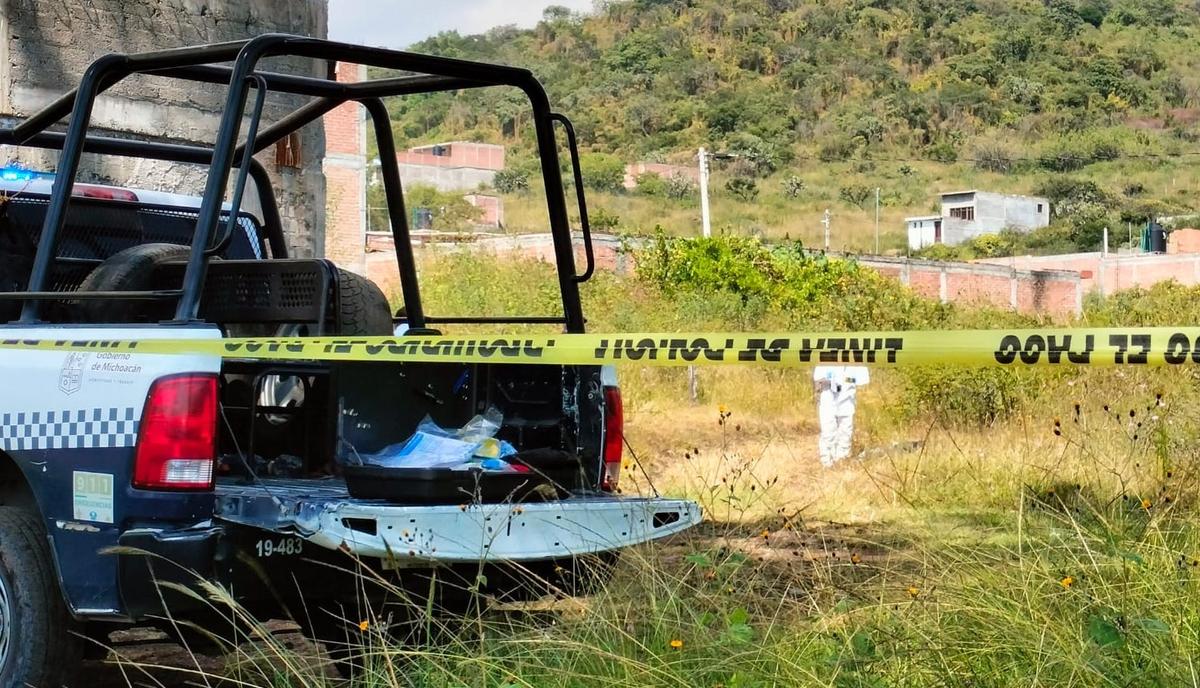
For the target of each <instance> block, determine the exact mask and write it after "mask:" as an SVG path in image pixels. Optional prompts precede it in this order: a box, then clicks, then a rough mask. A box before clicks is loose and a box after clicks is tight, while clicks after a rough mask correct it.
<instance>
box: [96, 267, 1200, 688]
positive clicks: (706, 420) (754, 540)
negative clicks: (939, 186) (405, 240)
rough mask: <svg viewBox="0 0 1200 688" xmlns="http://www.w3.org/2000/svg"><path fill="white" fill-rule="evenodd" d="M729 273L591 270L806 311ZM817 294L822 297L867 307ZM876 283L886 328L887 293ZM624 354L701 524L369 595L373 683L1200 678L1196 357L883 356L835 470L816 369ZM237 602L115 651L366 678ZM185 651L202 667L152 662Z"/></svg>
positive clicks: (647, 428) (532, 292) (896, 299)
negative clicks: (412, 625)
mask: <svg viewBox="0 0 1200 688" xmlns="http://www.w3.org/2000/svg"><path fill="white" fill-rule="evenodd" d="M424 271H425V272H424V276H425V278H426V284H427V287H426V290H427V293H428V295H429V297H430V302H431V304H432V303H438V304H439V305H440V306H442V307H441V308H438V310H439V311H446V312H449V311H451V310H452V311H453V312H459V313H463V312H476V311H478V312H497V311H505V310H510V309H515V308H517V306H522V308H521V310H523V311H525V312H530V311H531V310H533V309H532V307H534V306H536V307H541V308H544V309H546V310H547V311H552V310H553V308H554V305H555V299H556V295H555V293H554V290H553V289H552V288H550V287H546V288H540V287H539V288H525V289H524V290H523V292H522V293H519V294H516V295H509V291H511V289H509V287H510V285H517V284H526V285H527V284H529V283H530V281H531V280H532V281H535V282H536V281H537V280H538V279H540V278H542V277H546V276H547V275H548V273H547V268H546V267H545V266H539V265H535V264H527V263H522V264H500V263H495V262H491V261H482V260H479V259H473V258H463V257H452V258H447V259H444V260H439V261H435V262H434V263H431V264H428V265H426V266H424ZM788 274H792V273H788ZM804 274H807V273H804ZM821 274H824V273H821ZM836 274H837V275H838V276H839V279H840V278H843V277H844V278H845V279H850V280H853V279H858V278H857V277H855V276H854V273H853V272H848V273H842V272H838V273H836ZM853 284H857V283H852V285H853ZM885 286H886V285H885ZM868 287H870V289H874V288H875V287H874V286H870V285H858V286H853V289H854V290H856V291H865V290H867V291H869V290H868ZM881 288H885V287H881ZM886 289H891V287H886V288H885V291H882V292H879V293H878V294H876V292H869V293H871V294H875V296H877V297H878V298H883V299H890V300H887V301H886V303H887V304H888V306H889V309H890V310H889V313H890V315H888V316H887V317H888V318H900V317H903V318H907V320H900V321H898V322H900V325H898V326H921V325H922V323H927V325H926V326H956V325H962V324H970V323H972V322H974V319H976V318H982V317H983V315H981V314H978V313H957V312H950V313H946V312H943V311H942V310H940V309H937V308H934V309H933V310H923V309H925V308H926V306H924V305H921V304H919V303H915V302H912V301H910V300H908V299H909V297H908V296H906V295H904V294H903V293H899V292H896V293H893V292H890V291H886ZM727 296H728V294H723V293H720V292H719V291H714V292H711V293H708V294H707V295H697V294H691V295H689V294H687V293H684V292H676V293H672V294H668V293H665V292H663V291H662V290H660V289H659V288H657V287H655V286H654V285H653V283H652V282H651V281H648V280H646V279H636V280H635V279H631V280H628V281H617V280H616V279H615V278H611V277H603V276H602V277H599V278H598V279H597V281H596V283H594V284H592V285H589V286H588V287H587V289H586V298H587V300H588V306H589V312H590V314H591V317H592V318H593V320H592V327H593V329H595V330H604V329H626V330H628V329H682V328H688V329H691V327H689V324H690V323H695V327H717V326H720V323H721V322H730V323H734V324H735V326H737V327H738V328H739V329H740V328H745V327H755V326H757V323H766V324H764V325H763V327H766V326H767V324H774V325H778V326H792V327H802V326H803V323H797V322H795V321H794V320H793V319H792V316H789V315H788V314H787V313H781V312H778V311H777V310H774V309H773V308H772V307H770V306H769V305H767V306H762V305H761V304H760V305H757V306H756V305H755V303H756V302H754V300H753V299H749V300H746V299H740V298H735V299H733V300H728V299H727V298H726V297H727ZM872 298H874V297H872ZM1196 302H1197V300H1196V298H1195V294H1193V293H1191V291H1190V290H1184V289H1181V288H1177V287H1164V288H1161V289H1158V290H1155V291H1153V292H1151V293H1143V294H1130V295H1125V296H1122V297H1119V298H1116V299H1113V300H1110V301H1107V302H1104V303H1092V304H1090V305H1089V307H1088V310H1087V313H1086V314H1085V318H1084V320H1086V321H1087V322H1089V323H1093V324H1110V323H1133V322H1137V323H1144V324H1158V323H1162V322H1168V321H1177V322H1185V321H1190V320H1189V319H1194V316H1195V313H1194V312H1193V311H1194V310H1195V309H1196V306H1195V305H1194V304H1195V303H1196ZM814 303H816V304H817V305H818V306H820V309H818V310H820V312H821V313H822V315H820V316H819V318H820V320H817V321H815V322H820V323H827V322H828V323H834V324H839V323H840V324H842V325H844V323H846V322H847V321H849V320H851V318H850V317H849V316H848V315H847V314H846V313H844V312H840V311H836V308H837V307H835V306H834V305H827V306H826V305H821V304H822V303H823V302H820V301H817V302H814ZM527 307H528V308H527ZM853 308H855V309H858V310H855V311H854V314H858V315H855V316H854V317H856V318H858V319H859V321H860V322H862V326H864V327H870V326H878V325H879V323H880V321H878V320H873V319H872V318H882V317H884V316H882V315H871V314H872V313H875V311H874V310H872V309H870V308H866V307H865V306H864V305H863V304H861V303H858V304H855V305H854V306H853ZM930 308H932V307H930ZM755 309H757V310H755ZM430 310H431V311H432V310H433V308H431V309H430ZM806 317H808V316H806ZM812 317H814V318H817V317H818V316H812ZM989 317H990V316H989ZM922 319H926V320H922ZM935 319H936V320H935ZM889 322H891V321H889ZM620 372H621V375H622V384H623V387H624V391H625V396H626V400H627V436H628V439H629V449H630V451H629V453H628V456H629V458H628V461H627V464H626V466H625V477H624V486H625V489H626V491H629V492H643V493H649V492H652V491H658V492H661V493H664V494H670V495H681V496H688V497H691V498H694V499H696V500H698V501H699V502H700V503H701V504H702V505H703V506H704V508H705V513H706V520H705V523H704V524H703V525H701V526H700V527H698V528H696V529H694V530H693V531H691V532H689V533H686V534H684V535H682V536H679V537H676V538H675V539H673V540H671V541H669V542H665V543H660V544H658V545H655V546H647V547H643V548H639V549H637V550H634V551H632V552H629V553H628V554H627V555H626V556H625V557H624V558H623V560H622V561H621V563H620V565H619V566H618V567H617V569H616V570H615V572H614V574H613V577H612V581H611V583H610V585H609V586H608V587H607V589H606V590H605V591H603V592H602V593H600V594H598V595H596V596H593V597H590V598H586V599H582V600H573V599H559V600H553V599H547V600H545V601H544V603H540V604H537V605H532V606H526V607H524V608H522V609H519V610H509V611H508V612H507V613H503V614H500V613H487V614H484V615H481V616H478V617H473V618H471V619H468V620H467V622H466V623H463V624H454V625H453V626H452V627H450V626H447V627H445V628H442V629H441V632H440V633H437V634H436V636H437V641H436V642H434V643H429V644H417V645H413V644H401V643H397V642H395V641H393V640H391V639H390V637H388V636H387V634H386V633H385V632H384V631H383V628H385V626H386V624H385V623H381V621H383V620H376V619H368V620H367V621H368V623H364V630H363V631H362V632H361V634H360V635H357V636H356V637H354V638H351V639H350V640H351V641H352V642H354V643H355V644H356V645H357V646H360V647H361V648H362V651H363V653H364V654H365V655H366V656H367V668H368V671H367V674H366V675H365V676H364V677H363V678H362V679H361V680H359V681H357V682H356V683H354V684H353V685H355V686H362V687H363V688H368V687H369V688H384V687H386V688H392V687H395V686H431V687H439V688H440V687H443V686H444V687H446V688H450V687H458V686H494V687H496V688H500V687H504V688H509V687H515V686H530V687H534V686H537V687H541V686H577V687H580V688H583V687H592V686H595V687H601V686H604V687H608V686H618V685H620V686H643V685H645V686H679V687H681V688H682V687H685V686H686V687H691V686H710V687H713V688H715V687H717V686H722V687H725V688H730V687H733V686H740V687H749V686H791V685H799V686H837V687H849V686H962V685H970V686H1018V685H1019V686H1147V685H1148V686H1180V685H1197V684H1198V683H1200V678H1197V676H1198V674H1197V669H1196V667H1195V665H1194V663H1195V657H1197V656H1200V530H1198V529H1197V526H1196V524H1197V513H1196V508H1197V499H1196V498H1197V494H1198V493H1200V492H1198V488H1200V484H1198V480H1200V471H1198V468H1200V450H1198V449H1197V442H1196V440H1197V437H1198V436H1200V417H1198V414H1197V412H1196V409H1197V408H1200V406H1198V402H1200V392H1198V391H1197V389H1198V386H1197V384H1196V383H1197V374H1196V372H1195V371H1193V370H1183V371H1180V370H1173V371H1155V370H1150V371H1116V370H1102V369H1094V370H1071V371H1058V372H1046V373H1037V374H1025V375H1011V374H1001V373H999V372H997V371H990V370H987V371H958V370H944V369H928V370H910V371H880V372H879V373H878V374H877V376H876V379H875V380H874V382H873V383H872V385H870V386H869V387H867V388H866V389H865V390H864V392H863V395H862V402H861V408H860V414H859V421H858V427H859V432H858V435H857V440H858V450H859V451H858V452H856V453H857V456H856V457H855V458H853V459H851V460H849V461H847V462H846V463H844V464H842V465H839V466H837V467H836V468H834V469H832V470H823V469H821V468H820V467H819V464H818V462H817V460H816V452H815V433H816V419H815V409H814V404H813V400H812V398H811V393H810V391H809V383H808V381H807V376H808V371H806V370H793V371H779V370H763V369H756V368H731V369H722V370H718V369H704V370H702V371H701V372H700V396H699V399H698V400H697V402H695V403H693V402H692V401H691V400H690V398H689V395H688V392H687V389H688V386H687V379H686V372H685V371H682V370H663V369H640V368H636V367H628V368H622V369H621V371H620ZM365 575H366V576H367V577H368V578H369V577H370V573H369V572H365ZM213 594H214V595H215V596H218V597H219V596H220V592H219V591H213ZM428 623H429V624H430V625H437V624H440V623H441V622H440V621H435V620H433V619H430V620H429V621H428ZM241 626H242V627H243V629H244V632H245V633H246V634H247V635H248V636H254V637H253V638H252V640H253V642H248V643H246V644H244V645H242V646H241V648H240V650H239V653H238V654H236V655H233V656H231V657H229V658H226V659H225V660H219V661H216V662H213V661H209V660H195V661H193V660H192V659H191V657H190V655H189V654H187V653H183V654H175V655H168V657H169V659H168V660H164V659H162V656H161V655H154V654H151V655H149V656H146V655H144V654H142V655H139V654H137V653H135V652H132V651H128V650H126V651H124V652H123V654H124V655H125V656H127V657H128V662H127V663H126V664H125V665H124V666H123V667H120V668H118V667H117V666H113V665H110V666H106V667H101V668H98V670H97V671H98V673H97V675H98V676H99V675H100V674H101V673H104V672H107V675H108V676H109V677H110V678H109V679H107V680H109V681H110V683H111V685H125V682H126V681H127V682H128V683H130V684H133V685H171V686H176V685H179V686H181V685H216V682H215V679H212V678H209V677H208V675H209V674H212V675H217V674H220V675H224V676H228V677H232V683H230V684H227V685H243V686H305V687H309V686H312V687H317V686H321V687H324V686H335V685H342V684H341V683H339V679H337V678H334V674H332V673H331V672H329V671H327V667H323V666H322V658H321V654H320V652H319V651H318V649H317V648H316V646H313V645H312V644H310V643H307V642H304V641H302V640H300V639H298V638H296V637H295V636H294V634H288V633H286V632H279V631H278V630H277V629H276V630H275V631H272V629H262V628H259V627H258V626H257V625H256V624H254V623H253V622H250V621H249V620H246V621H244V622H242V623H241ZM118 649H120V648H118ZM168 663H169V664H174V665H176V666H184V667H186V669H185V670H184V671H182V672H180V671H166V672H165V673H164V671H162V670H159V671H157V672H155V673H154V675H155V676H156V677H157V678H155V679H153V680H151V679H148V678H146V677H145V676H144V675H143V674H141V673H139V671H140V670H139V669H138V667H139V666H146V665H148V664H168ZM118 672H120V673H118ZM139 682H140V683H139ZM188 682H190V683H188Z"/></svg>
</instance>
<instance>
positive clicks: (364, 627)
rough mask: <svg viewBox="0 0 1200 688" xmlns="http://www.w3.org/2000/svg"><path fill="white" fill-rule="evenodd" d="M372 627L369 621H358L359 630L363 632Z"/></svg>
mask: <svg viewBox="0 0 1200 688" xmlns="http://www.w3.org/2000/svg"><path fill="white" fill-rule="evenodd" d="M370 627H371V623H370V622H369V621H359V622H358V630H360V631H362V632H363V633H366V632H367V629H368V628H370Z"/></svg>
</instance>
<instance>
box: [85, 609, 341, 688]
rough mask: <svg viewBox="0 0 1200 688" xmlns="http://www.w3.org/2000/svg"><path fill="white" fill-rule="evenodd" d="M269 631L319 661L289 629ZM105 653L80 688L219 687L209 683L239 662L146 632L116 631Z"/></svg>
mask: <svg viewBox="0 0 1200 688" xmlns="http://www.w3.org/2000/svg"><path fill="white" fill-rule="evenodd" d="M270 629H271V631H272V633H273V634H274V636H275V638H276V640H277V641H279V642H280V643H281V644H282V645H283V646H284V647H286V648H288V649H294V650H296V651H297V654H298V655H301V656H305V657H318V656H319V652H318V650H317V648H316V647H315V646H314V645H313V644H312V642H311V641H309V640H308V639H307V638H305V637H304V636H303V635H301V634H300V632H299V629H297V628H296V627H295V626H294V625H291V624H285V623H275V624H271V625H270ZM110 647H111V648H112V649H111V651H110V652H109V654H108V657H106V658H105V659H102V660H89V661H87V662H85V664H84V669H83V673H82V676H83V677H84V678H85V680H86V683H84V684H81V685H86V686H88V688H129V687H135V688H194V687H196V686H204V687H206V688H208V687H209V686H212V687H213V688H215V687H216V686H219V685H222V684H221V683H220V682H218V681H216V680H214V679H213V678H211V677H212V676H221V675H229V674H230V673H231V672H232V671H233V670H234V669H235V664H236V662H237V661H238V658H237V657H236V656H229V657H206V656H204V655H198V654H193V653H191V652H189V651H188V650H187V649H185V648H184V647H183V646H181V645H179V644H177V643H174V642H171V640H169V639H168V638H167V636H166V635H165V634H163V633H161V632H159V631H157V630H154V629H148V628H135V629H131V630H126V631H117V632H115V633H113V634H112V636H111V640H110ZM323 670H324V667H317V666H315V667H314V671H323ZM329 675H331V676H333V675H335V674H329ZM225 685H232V684H229V683H226V684H225ZM243 685H244V684H243ZM335 685H336V684H335Z"/></svg>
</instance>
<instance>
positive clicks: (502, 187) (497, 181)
mask: <svg viewBox="0 0 1200 688" xmlns="http://www.w3.org/2000/svg"><path fill="white" fill-rule="evenodd" d="M492 188H494V189H496V191H499V192H500V193H502V194H511V193H523V192H525V191H528V190H529V175H528V174H527V173H526V172H525V171H524V170H519V169H512V168H509V169H504V170H500V171H498V172H496V176H495V177H494V178H493V179H492Z"/></svg>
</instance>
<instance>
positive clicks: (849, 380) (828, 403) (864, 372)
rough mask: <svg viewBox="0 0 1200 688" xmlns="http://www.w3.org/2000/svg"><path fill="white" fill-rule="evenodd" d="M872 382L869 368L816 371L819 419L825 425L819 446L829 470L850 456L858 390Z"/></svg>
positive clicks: (822, 463)
mask: <svg viewBox="0 0 1200 688" xmlns="http://www.w3.org/2000/svg"><path fill="white" fill-rule="evenodd" d="M870 381H871V373H870V371H869V370H868V369H867V368H866V367H865V366H824V365H823V366H817V367H816V368H814V369H813V385H814V386H815V387H816V391H817V417H818V420H819V421H820V423H821V436H820V438H819V439H818V442H817V446H818V449H819V450H820V454H821V465H822V466H825V467H826V468H829V467H831V466H833V464H835V463H837V462H838V461H841V460H842V459H844V458H846V457H848V456H850V443H851V441H852V439H853V435H854V408H855V405H856V404H857V402H858V388H859V387H860V386H862V385H865V384H867V383H869V382H870Z"/></svg>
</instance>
